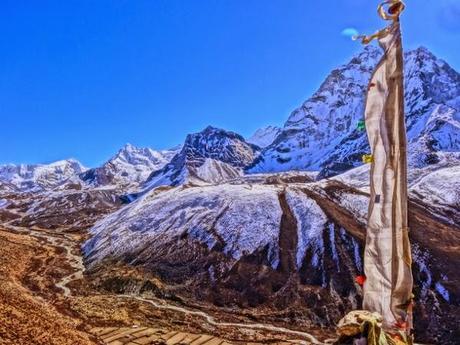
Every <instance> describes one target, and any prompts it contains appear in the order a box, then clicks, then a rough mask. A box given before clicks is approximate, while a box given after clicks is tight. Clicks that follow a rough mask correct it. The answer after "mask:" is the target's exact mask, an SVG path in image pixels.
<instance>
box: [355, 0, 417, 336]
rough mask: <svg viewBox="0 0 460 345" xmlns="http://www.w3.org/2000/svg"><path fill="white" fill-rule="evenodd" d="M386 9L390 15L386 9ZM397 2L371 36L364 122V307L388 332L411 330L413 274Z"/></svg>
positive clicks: (399, 4)
mask: <svg viewBox="0 0 460 345" xmlns="http://www.w3.org/2000/svg"><path fill="white" fill-rule="evenodd" d="M384 5H388V6H389V9H388V13H387V12H386V11H385V9H384V7H383V6H384ZM403 9H404V4H403V3H402V2H400V1H397V0H390V1H386V2H385V3H384V4H382V5H380V7H379V13H380V15H381V16H382V18H383V19H386V20H392V24H391V25H390V26H388V27H387V28H385V29H383V30H381V31H380V32H378V33H376V34H375V35H372V36H369V37H364V38H363V42H364V43H369V42H370V41H371V40H372V39H374V38H376V39H377V40H378V42H379V45H380V47H381V48H382V49H383V51H384V55H383V57H382V59H381V60H380V62H379V63H378V65H377V67H376V69H375V71H374V73H373V75H372V77H371V80H370V82H369V87H368V92H367V99H366V108H365V123H366V130H367V135H368V138H369V144H370V147H371V154H372V160H371V174H370V175H371V176H370V202H369V213H368V224H367V236H366V247H365V253H364V271H365V275H366V281H365V283H364V301H363V308H364V309H365V310H369V311H372V312H378V313H379V314H381V315H382V317H383V327H384V328H385V329H386V330H392V329H398V330H404V331H406V332H409V331H410V329H411V328H412V312H411V302H412V287H413V281H412V271H411V253H410V243H409V237H408V225H407V157H406V156H407V149H406V147H407V141H406V129H405V123H404V88H403V52H402V42H401V31H400V23H399V14H400V13H401V12H402V10H403Z"/></svg>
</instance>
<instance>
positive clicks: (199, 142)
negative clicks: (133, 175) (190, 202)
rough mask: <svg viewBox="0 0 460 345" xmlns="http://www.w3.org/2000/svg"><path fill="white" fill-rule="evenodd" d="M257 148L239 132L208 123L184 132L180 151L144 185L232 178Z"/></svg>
mask: <svg viewBox="0 0 460 345" xmlns="http://www.w3.org/2000/svg"><path fill="white" fill-rule="evenodd" d="M258 149H259V148H258V147H257V146H255V145H253V144H249V143H247V142H246V141H245V140H244V138H243V137H242V136H241V135H239V134H236V133H234V132H229V131H225V130H223V129H219V128H214V127H211V126H209V127H207V128H205V129H204V130H203V131H201V132H199V133H194V134H189V135H187V138H186V139H185V143H184V145H183V146H182V150H181V151H180V152H179V153H178V154H177V155H176V156H174V158H173V159H172V160H171V163H169V164H167V165H166V166H165V167H164V168H163V169H161V170H158V171H155V172H153V173H152V174H151V175H150V176H149V178H148V180H147V181H146V183H145V186H146V187H147V188H153V187H156V186H161V185H168V186H176V185H179V184H183V183H186V182H189V183H203V182H205V183H209V182H210V183H217V182H221V181H223V180H228V179H231V178H235V177H237V176H240V175H241V174H242V171H243V168H244V167H246V166H247V165H248V164H250V163H251V162H252V161H253V160H254V158H255V156H256V154H257V152H258Z"/></svg>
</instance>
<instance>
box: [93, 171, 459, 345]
mask: <svg viewBox="0 0 460 345" xmlns="http://www.w3.org/2000/svg"><path fill="white" fill-rule="evenodd" d="M359 169H361V168H359ZM446 169H447V170H446V171H443V169H440V170H437V171H434V172H430V173H427V174H426V175H425V176H424V177H421V176H420V179H418V180H417V183H415V184H413V185H412V187H411V195H410V197H411V205H410V223H411V225H410V227H411V229H412V231H413V232H412V241H413V248H414V275H415V277H416V280H417V284H416V286H417V288H416V295H417V302H418V303H417V310H416V316H415V320H416V322H417V330H416V331H417V334H418V335H419V338H418V339H423V340H424V341H427V342H432V341H434V339H435V338H433V337H435V336H440V335H443V336H444V337H445V339H451V340H452V339H454V338H452V337H453V335H452V334H451V333H449V329H453V327H454V324H455V322H456V321H455V315H459V313H460V308H459V300H458V298H459V296H460V291H459V290H458V285H456V284H457V283H456V282H458V281H459V279H460V276H459V274H458V270H457V269H456V261H457V257H458V255H457V254H455V250H456V249H455V248H457V246H458V245H460V237H459V234H460V232H459V231H460V229H459V228H458V226H457V225H456V224H455V223H449V222H446V221H445V219H444V218H443V217H438V216H437V214H436V213H435V210H434V209H432V208H430V207H429V206H430V205H431V204H430V200H431V199H428V198H429V197H430V195H431V194H432V192H431V190H432V189H433V188H438V185H437V184H434V185H433V184H432V183H433V182H432V181H433V178H435V179H436V174H441V175H442V176H446V175H447V176H452V180H455V178H456V174H457V172H458V171H459V170H460V165H456V166H452V167H450V168H446ZM433 174H434V175H433ZM288 175H289V173H287V174H286V176H284V177H283V178H282V179H281V178H280V176H278V175H275V176H273V175H259V176H258V179H254V178H253V177H252V176H248V179H249V180H248V181H247V182H246V181H245V178H244V177H241V178H240V179H238V180H234V181H232V183H231V184H221V185H214V186H211V185H204V186H195V187H185V188H184V187H180V188H173V189H169V190H166V191H163V192H160V193H158V192H157V191H151V192H149V193H147V194H145V195H143V196H142V197H140V198H139V199H137V200H136V201H134V202H133V203H131V204H129V205H127V206H126V207H124V208H122V209H120V210H119V211H117V212H116V213H114V214H112V215H110V216H108V217H107V218H105V219H102V220H100V221H99V222H98V223H97V224H96V225H95V226H94V227H93V228H92V230H91V233H92V238H91V239H90V240H89V241H88V242H87V243H86V244H85V246H84V252H85V256H86V263H87V264H88V267H89V269H90V272H92V273H93V274H96V275H97V274H98V272H99V273H100V272H104V270H105V267H111V266H113V265H120V264H125V265H128V266H131V267H136V268H139V269H143V270H146V271H147V272H150V273H153V274H154V275H155V276H157V277H159V278H160V279H161V281H162V284H165V286H171V291H169V294H171V293H172V294H174V295H176V294H177V295H178V296H181V297H183V298H189V299H192V300H200V301H208V302H210V303H214V304H217V305H219V306H226V307H230V306H233V307H235V306H238V307H241V308H259V307H260V308H262V309H263V310H264V311H265V313H266V312H267V310H271V311H272V312H273V313H275V314H276V313H279V312H281V311H283V313H284V314H283V315H285V319H284V321H285V322H288V323H289V322H294V321H295V322H296V324H299V323H302V324H304V325H309V326H306V327H315V326H321V327H324V326H326V327H333V326H334V324H335V322H337V321H338V319H339V318H340V317H341V316H343V315H344V313H345V312H346V311H347V310H350V309H352V308H357V307H358V306H359V305H360V301H361V290H360V288H359V287H358V286H357V285H356V284H355V283H354V278H355V277H356V275H358V274H362V269H363V266H362V250H363V244H364V238H365V222H366V214H367V205H368V193H366V192H365V188H367V186H363V188H364V189H362V190H361V189H358V188H355V187H353V186H352V185H351V184H348V183H344V182H343V180H342V182H339V180H322V181H318V182H307V183H296V182H288V181H289V176H288ZM352 175H353V174H348V176H352ZM293 177H294V175H293ZM293 181H295V180H293ZM436 181H438V180H437V179H436ZM446 184H447V182H446ZM439 194H442V192H439ZM457 194H458V193H457ZM443 200H444V201H443V202H444V206H443V207H450V208H451V209H452V210H453V209H455V207H457V206H456V203H457V200H458V195H456V196H452V197H450V198H447V197H445V198H444V199H443ZM427 201H428V202H427ZM456 212H457V213H458V212H459V210H458V208H457V211H456ZM444 239H449V240H448V243H444ZM127 284H128V285H127V286H129V288H130V289H132V288H133V287H132V286H131V285H130V283H127ZM174 287H177V288H174ZM163 288H164V286H163ZM294 311H295V312H294ZM291 313H293V314H292V315H293V316H292V318H290V317H289V316H286V315H291ZM449 337H450V338H449ZM445 343H446V344H448V343H449V342H445Z"/></svg>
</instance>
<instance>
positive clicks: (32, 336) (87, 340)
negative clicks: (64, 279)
mask: <svg viewBox="0 0 460 345" xmlns="http://www.w3.org/2000/svg"><path fill="white" fill-rule="evenodd" d="M59 259H60V253H59V252H58V251H56V250H55V249H54V248H51V247H48V246H46V245H42V243H40V241H39V240H37V239H35V238H33V237H30V236H27V235H19V234H13V233H10V232H8V231H5V230H1V231H0V343H1V344H5V345H7V344H8V345H20V344H21V345H22V344H30V345H33V344H37V345H44V344H49V345H53V344H56V345H63V344H69V345H77V344H81V345H87V344H88V345H89V344H96V343H97V342H96V341H95V340H94V339H95V338H94V337H93V336H90V335H88V334H87V333H86V332H83V331H82V330H81V327H82V323H81V321H80V320H78V319H77V318H74V317H71V316H68V315H64V314H63V313H62V312H61V310H60V309H61V306H60V304H59V302H58V301H56V300H54V299H53V298H50V299H45V298H43V297H42V296H41V293H42V292H44V291H46V290H47V289H49V288H50V285H49V283H50V282H49V281H46V279H43V278H44V275H54V274H55V273H56V272H53V271H54V270H58V269H60V268H61V267H62V265H61V263H60V260H59ZM64 264H65V263H64ZM51 265H53V266H54V267H53V268H52V269H50V267H51ZM62 268H65V267H62ZM45 271H46V272H45ZM42 274H44V275H42ZM51 290H52V289H51ZM49 294H50V295H52V294H53V292H52V291H49Z"/></svg>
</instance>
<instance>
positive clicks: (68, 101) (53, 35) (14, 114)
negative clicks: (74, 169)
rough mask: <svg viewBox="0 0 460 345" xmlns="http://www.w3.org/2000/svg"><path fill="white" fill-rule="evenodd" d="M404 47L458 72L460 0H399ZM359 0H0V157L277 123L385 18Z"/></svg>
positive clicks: (87, 151)
mask: <svg viewBox="0 0 460 345" xmlns="http://www.w3.org/2000/svg"><path fill="white" fill-rule="evenodd" d="M406 3H407V5H408V8H407V10H406V12H405V13H404V17H403V34H404V41H405V46H406V49H410V48H414V47H417V46H419V45H425V46H426V47H428V48H429V49H431V50H432V51H433V52H434V53H435V54H436V55H438V56H440V57H442V58H443V59H445V60H446V61H448V62H449V63H450V64H451V65H452V66H453V67H454V68H456V69H457V70H460V49H458V47H459V46H460V1H458V0H436V1H431V0H407V1H406ZM376 5H377V2H375V1H370V0H346V1H345V0H340V1H339V0H330V1H309V0H264V1H259V0H251V1H248V0H129V1H128V0H97V1H92V0H66V1H61V0H56V1H46V0H43V1H21V0H4V1H2V2H1V4H0V32H1V35H0V120H1V122H0V123H1V132H0V133H1V139H2V145H1V147H2V148H1V149H0V163H10V162H12V163H38V162H50V161H53V160H58V159H63V158H68V157H74V158H77V159H79V160H80V161H82V162H83V163H84V164H85V165H88V166H95V165H98V164H100V163H101V162H103V161H104V160H106V159H108V158H109V157H110V156H111V155H112V154H114V153H115V152H116V151H117V150H118V149H119V148H120V147H121V146H122V145H124V144H125V143H127V142H130V143H132V144H134V145H138V146H150V147H152V148H157V149H163V148H168V147H171V146H174V145H176V144H179V143H181V142H182V141H183V139H184V138H185V135H186V134H187V133H190V132H196V131H199V130H201V129H202V128H204V127H206V126H207V125H209V124H211V125H214V126H218V127H223V128H226V129H229V130H233V131H236V132H239V133H241V134H243V135H249V134H251V133H252V132H253V131H255V130H256V129H257V128H259V127H261V126H264V125H268V124H275V125H282V124H283V123H284V121H285V120H286V118H287V117H288V115H289V113H290V111H291V110H293V109H294V108H295V107H296V106H298V105H299V104H300V103H301V102H302V101H304V100H305V99H306V98H308V97H309V96H310V95H311V94H312V92H314V91H315V89H316V88H317V87H318V86H319V85H320V83H321V82H322V80H323V79H324V78H325V76H326V75H327V74H328V72H330V70H331V69H332V68H334V67H336V66H337V65H339V64H342V63H344V62H346V61H348V60H349V59H350V57H351V56H352V55H353V54H354V53H356V52H358V51H359V50H360V49H361V47H360V45H359V43H357V42H353V41H351V40H350V38H349V37H346V36H344V35H342V34H341V33H342V31H343V30H344V29H347V28H348V29H355V30H358V31H359V32H363V33H371V32H374V31H375V30H376V29H378V28H381V27H382V26H383V25H384V23H383V22H382V21H380V20H379V19H378V17H377V15H376V11H375V9H376Z"/></svg>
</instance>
